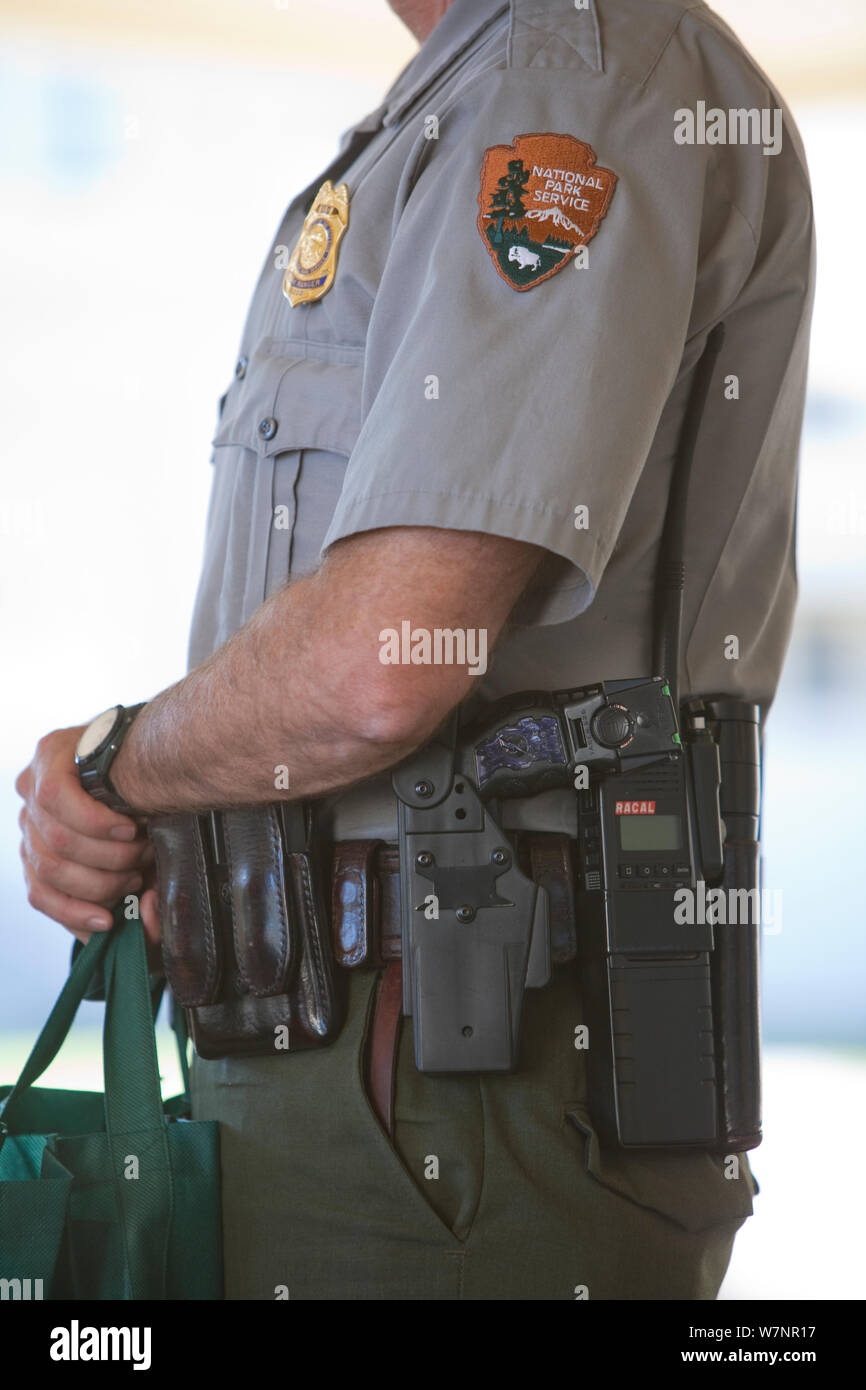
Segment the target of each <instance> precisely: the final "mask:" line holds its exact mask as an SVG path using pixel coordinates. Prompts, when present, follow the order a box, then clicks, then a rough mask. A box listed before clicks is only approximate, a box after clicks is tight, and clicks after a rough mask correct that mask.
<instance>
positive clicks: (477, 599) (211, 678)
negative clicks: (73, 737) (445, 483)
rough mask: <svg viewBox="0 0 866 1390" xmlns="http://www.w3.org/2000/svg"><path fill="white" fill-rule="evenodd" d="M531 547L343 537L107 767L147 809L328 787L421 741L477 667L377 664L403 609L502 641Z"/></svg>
mask: <svg viewBox="0 0 866 1390" xmlns="http://www.w3.org/2000/svg"><path fill="white" fill-rule="evenodd" d="M540 554H541V552H540V551H539V550H538V549H537V547H535V546H532V545H525V544H523V543H522V542H518V541H512V540H508V539H505V538H502V537H497V536H487V535H483V534H478V533H475V532H456V531H447V530H438V529H435V528H424V527H406V528H393V529H389V530H384V531H380V532H375V531H373V532H366V533H364V534H363V535H360V536H357V537H353V538H351V540H349V541H347V542H344V543H341V544H339V545H337V546H335V547H334V548H333V549H332V550H331V551H330V552H329V554H328V557H327V559H326V560H325V562H324V563H323V565H322V566H321V568H320V569H319V570H317V571H316V573H315V574H312V575H310V576H309V577H308V578H306V579H303V580H301V581H300V582H298V583H296V584H292V585H290V586H289V587H287V588H285V589H282V590H280V591H279V592H277V593H276V594H274V595H273V596H272V597H271V598H270V599H268V601H267V602H266V603H265V604H263V605H262V607H261V608H259V609H258V610H257V612H256V613H254V614H253V616H252V618H251V619H250V620H249V622H247V623H246V624H245V625H244V627H242V628H241V629H240V630H239V631H238V632H237V633H235V635H234V636H233V637H232V638H231V639H230V641H228V642H227V643H226V644H225V646H223V647H221V648H220V649H219V651H217V652H215V653H214V655H213V656H212V657H211V658H210V660H208V661H206V662H205V663H204V664H203V665H202V666H199V667H197V668H196V670H194V671H192V672H191V673H190V674H189V675H188V676H187V677H186V678H185V679H184V680H182V681H180V682H179V683H178V684H177V685H174V686H172V687H171V688H170V689H169V690H165V691H163V692H162V694H160V695H158V696H157V697H156V698H155V699H154V700H152V701H151V702H150V703H149V704H148V705H147V706H146V707H145V709H144V710H142V712H141V714H140V715H139V716H138V718H137V719H136V721H135V723H134V724H133V726H132V729H131V731H130V733H129V735H128V737H127V739H126V742H125V743H124V745H123V747H122V749H121V751H120V753H119V754H118V756H117V758H116V759H115V761H114V764H113V766H112V770H111V778H112V781H113V782H114V784H115V786H116V787H117V790H118V791H119V792H120V794H121V796H123V797H124V799H125V800H126V801H127V802H128V803H129V805H130V806H132V807H133V808H134V809H136V810H138V811H141V812H154V811H192V810H204V809H208V808H219V807H224V806H243V805H251V804H252V805H254V804H256V803H261V802H265V801H274V800H278V799H290V800H294V799H295V798H299V797H314V796H320V795H321V794H323V793H324V792H327V791H332V790H335V789H338V788H341V787H345V786H349V785H350V784H352V783H354V782H358V781H362V780H364V779H365V778H368V777H371V776H373V775H374V774H375V773H377V772H381V771H383V770H384V769H385V768H388V767H392V766H394V764H396V763H398V762H399V761H400V760H401V759H402V758H403V757H405V756H406V755H407V754H408V753H410V752H412V750H413V749H414V748H418V747H420V746H421V745H422V744H423V743H424V742H425V741H426V740H427V739H428V738H429V737H430V735H431V734H432V733H433V732H434V730H435V729H436V727H437V725H438V724H439V723H440V722H441V720H442V719H443V718H444V717H445V715H446V714H447V712H448V711H449V710H450V709H452V708H453V707H454V706H455V705H456V704H458V703H459V702H460V701H461V700H462V699H463V698H464V697H465V695H466V694H467V692H468V691H469V690H470V689H471V687H472V685H473V680H472V676H471V674H470V672H469V670H468V668H467V667H466V666H465V665H463V666H458V665H450V664H445V665H443V664H438V665H437V664H432V665H430V664H415V663H414V659H413V661H412V662H410V663H409V664H403V663H401V664H397V665H392V664H383V662H382V661H381V660H380V656H381V642H380V633H381V632H382V630H383V629H397V628H399V627H400V623H401V621H404V620H406V619H411V621H412V623H413V625H414V624H417V625H418V626H419V627H422V628H427V629H435V628H437V627H442V628H453V629H464V630H467V629H470V628H474V629H477V630H479V631H481V630H483V632H484V635H485V639H486V644H487V645H486V649H487V647H489V648H490V649H492V646H493V644H494V642H495V640H496V637H497V636H498V634H499V632H500V631H501V629H502V627H503V625H504V623H505V621H506V618H507V617H508V614H509V612H510V610H511V608H512V606H513V604H514V602H515V599H516V598H517V595H518V594H519V593H520V592H521V591H522V590H523V588H524V587H525V585H526V584H527V582H528V581H529V579H530V577H531V576H532V575H533V573H534V572H535V569H536V567H537V564H538V560H539V556H540Z"/></svg>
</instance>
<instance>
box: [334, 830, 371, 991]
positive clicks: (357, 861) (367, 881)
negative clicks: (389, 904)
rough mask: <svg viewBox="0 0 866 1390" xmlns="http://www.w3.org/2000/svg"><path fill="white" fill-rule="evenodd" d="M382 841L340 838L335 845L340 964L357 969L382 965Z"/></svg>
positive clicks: (336, 951)
mask: <svg viewBox="0 0 866 1390" xmlns="http://www.w3.org/2000/svg"><path fill="white" fill-rule="evenodd" d="M383 843H384V842H383V841H382V840H341V841H339V842H338V843H337V844H335V845H334V859H333V881H332V887H331V923H332V928H333V940H334V955H335V957H336V961H337V964H338V965H341V966H343V967H344V969H347V970H356V969H357V968H358V967H359V966H362V965H379V964H381V957H380V954H379V951H378V935H379V920H380V911H381V896H382V895H381V890H380V885H379V878H378V875H377V873H376V855H377V851H378V849H379V847H380V846H381V845H382V844H383Z"/></svg>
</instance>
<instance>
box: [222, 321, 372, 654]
mask: <svg viewBox="0 0 866 1390" xmlns="http://www.w3.org/2000/svg"><path fill="white" fill-rule="evenodd" d="M310 350H311V351H313V350H314V351H315V352H316V354H317V355H315V356H312V355H305V353H304V345H299V346H298V347H295V346H294V345H293V346H292V347H291V349H290V348H288V347H287V346H285V345H281V344H274V343H273V342H271V343H267V342H266V343H265V344H263V346H262V347H261V348H260V349H259V350H258V351H257V352H255V353H254V354H253V355H252V356H251V357H250V359H249V362H248V363H247V364H246V370H245V374H244V376H243V378H242V379H239V380H236V381H234V382H232V384H231V385H230V386H229V389H228V391H227V392H226V395H225V398H224V401H223V405H222V412H221V416H220V419H219V422H218V427H217V432H216V434H215V435H214V438H213V440H212V447H213V464H214V470H215V476H214V484H213V490H212V502H211V509H210V512H209V516H208V528H207V540H206V545H205V562H204V574H205V575H206V576H210V580H209V582H208V583H207V584H206V586H205V588H206V590H207V592H206V593H203V592H200V600H201V605H202V606H201V609H200V611H199V612H197V615H196V616H197V620H200V623H201V625H202V626H203V627H204V626H206V625H207V624H208V621H210V622H211V624H212V626H213V633H212V635H211V637H210V640H209V645H210V646H211V647H213V645H219V643H220V642H223V641H225V640H226V639H227V638H228V637H229V636H231V633H232V632H233V631H235V630H236V629H237V628H238V627H240V626H241V625H242V624H243V623H244V622H246V621H247V619H248V618H249V617H250V616H251V615H252V614H253V613H254V612H255V610H256V609H257V608H258V607H259V606H260V605H261V604H262V603H263V602H264V600H265V599H266V598H267V597H268V596H269V594H271V593H273V591H274V590H275V589H277V588H279V587H280V585H282V584H283V583H285V581H286V580H287V579H288V578H289V577H290V576H293V575H300V574H305V573H308V572H309V571H310V570H312V569H314V568H315V567H316V564H317V563H318V560H319V555H320V550H321V544H322V541H323V540H324V537H325V534H326V532H327V529H328V526H329V524H330V521H331V517H332V516H333V513H334V508H335V507H336V504H337V500H338V498H339V496H340V492H341V490H342V486H343V479H344V476H345V470H346V464H347V461H348V458H349V455H350V454H351V452H352V449H353V447H354V444H355V440H356V438H357V436H358V433H359V430H360V427H361V386H362V377H363V367H362V363H361V360H360V353H357V354H355V351H354V350H353V349H346V348H339V347H333V348H324V347H321V346H319V345H310ZM353 355H356V356H357V359H358V360H345V359H346V358H347V357H351V356H353ZM208 604H209V605H211V614H212V617H210V619H209V615H208V614H207V613H206V612H205V611H204V606H205V605H208Z"/></svg>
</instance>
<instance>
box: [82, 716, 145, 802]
mask: <svg viewBox="0 0 866 1390" xmlns="http://www.w3.org/2000/svg"><path fill="white" fill-rule="evenodd" d="M146 703H147V701H146V700H145V701H142V703H141V704H140V705H130V706H129V708H128V709H124V707H123V705H112V707H111V709H107V710H105V711H104V712H103V713H102V714H98V715H97V716H96V718H95V719H92V720H91V721H90V723H89V724H88V726H87V728H86V729H85V730H84V733H83V734H82V735H81V738H80V739H79V740H78V744H77V746H76V749H75V766H76V767H77V768H78V778H79V781H80V782H81V785H82V787H83V788H84V790H85V791H86V792H89V793H90V795H91V796H92V797H93V798H94V799H95V800H96V801H101V802H103V803H104V804H105V805H106V806H110V807H111V809H112V810H113V811H121V812H122V813H123V814H124V815H126V816H128V815H131V814H132V811H131V808H130V807H129V806H128V805H127V804H126V802H125V801H124V799H123V797H122V796H121V795H120V794H119V793H118V792H116V791H115V789H114V787H113V786H112V785H111V781H110V779H109V776H108V773H109V770H110V768H111V764H112V763H113V762H114V759H115V758H116V757H117V755H118V753H119V752H120V750H121V748H122V747H123V740H124V739H125V738H126V735H127V734H128V733H129V730H130V727H131V725H132V721H133V720H134V719H135V717H136V715H137V714H139V713H140V712H141V710H143V709H144V706H145V704H146Z"/></svg>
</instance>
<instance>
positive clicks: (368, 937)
mask: <svg viewBox="0 0 866 1390" xmlns="http://www.w3.org/2000/svg"><path fill="white" fill-rule="evenodd" d="M510 838H511V841H512V843H513V845H514V848H515V852H516V855H517V861H518V863H519V865H520V868H521V869H522V871H523V872H524V873H525V874H526V875H527V876H528V877H529V878H531V879H532V880H533V881H534V882H535V883H537V884H538V885H539V886H540V887H542V888H546V889H547V894H548V899H549V902H550V946H551V959H552V960H553V962H554V964H555V965H562V964H564V963H566V962H567V961H570V960H574V957H575V955H576V953H577V925H576V917H575V897H574V883H575V873H574V866H573V861H572V847H573V844H574V841H573V840H571V839H570V837H569V836H568V835H557V834H547V833H542V832H541V831H527V830H521V831H515V832H513V833H512V835H511V836H510ZM331 925H332V930H333V942H334V955H335V957H336V960H337V964H338V965H342V966H343V967H344V968H345V969H347V970H354V969H357V968H358V967H359V966H362V965H366V966H374V967H379V968H381V967H382V966H386V965H388V964H389V962H391V961H398V960H400V958H401V955H402V937H401V931H400V856H399V853H398V850H397V846H396V845H394V844H389V843H388V842H386V841H385V840H341V841H339V842H338V843H337V844H335V845H334V846H333V859H332V889H331Z"/></svg>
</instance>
